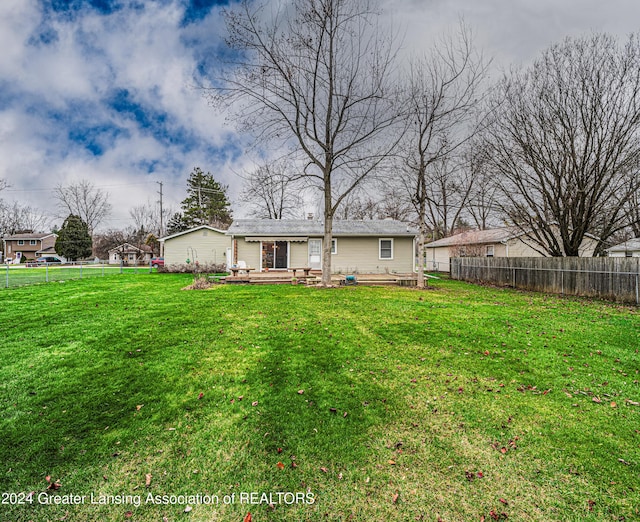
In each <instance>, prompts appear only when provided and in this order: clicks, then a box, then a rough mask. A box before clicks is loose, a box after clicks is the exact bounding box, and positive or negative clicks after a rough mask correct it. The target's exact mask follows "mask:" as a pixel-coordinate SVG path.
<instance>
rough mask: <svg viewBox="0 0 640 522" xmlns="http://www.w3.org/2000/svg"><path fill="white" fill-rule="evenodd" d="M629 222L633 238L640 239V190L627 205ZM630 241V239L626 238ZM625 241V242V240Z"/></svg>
mask: <svg viewBox="0 0 640 522" xmlns="http://www.w3.org/2000/svg"><path fill="white" fill-rule="evenodd" d="M626 214H627V222H628V223H629V229H630V232H631V234H632V236H633V237H640V190H639V191H636V192H635V193H634V194H632V195H631V197H630V198H629V201H628V202H627V204H626ZM625 239H630V238H628V237H627V238H625ZM623 241H624V240H623Z"/></svg>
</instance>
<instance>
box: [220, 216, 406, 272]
mask: <svg viewBox="0 0 640 522" xmlns="http://www.w3.org/2000/svg"><path fill="white" fill-rule="evenodd" d="M227 234H228V235H229V237H230V238H231V249H232V254H231V255H232V262H233V263H234V264H235V263H240V262H241V261H244V263H245V264H246V265H247V266H249V267H253V268H255V269H256V270H258V271H266V270H286V269H288V268H301V267H310V268H311V269H313V270H322V242H323V236H324V224H323V222H321V221H317V220H308V219H307V220H275V219H273V220H268V219H239V220H236V221H234V222H233V223H232V225H231V226H230V227H229V230H227ZM332 235H333V238H332V241H331V270H332V272H333V273H343V274H346V273H411V272H413V271H414V258H415V238H416V230H414V229H412V228H411V227H409V226H408V225H407V224H406V223H402V222H400V221H395V220H391V219H386V220H381V221H374V220H371V221H351V220H344V221H343V220H335V221H334V222H333V234H332Z"/></svg>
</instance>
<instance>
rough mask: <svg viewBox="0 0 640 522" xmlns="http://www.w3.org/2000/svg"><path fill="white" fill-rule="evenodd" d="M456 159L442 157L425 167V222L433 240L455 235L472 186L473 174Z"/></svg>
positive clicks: (451, 155)
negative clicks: (426, 180)
mask: <svg viewBox="0 0 640 522" xmlns="http://www.w3.org/2000/svg"><path fill="white" fill-rule="evenodd" d="M459 160H460V158H458V157H456V156H455V155H453V154H450V155H444V156H441V157H440V158H439V159H437V160H435V161H432V162H430V164H429V165H428V167H427V179H428V182H427V184H426V186H425V193H426V197H427V198H426V205H425V207H426V208H425V210H426V213H425V217H424V221H425V223H426V224H427V228H428V229H431V232H432V234H433V237H434V238H435V239H439V238H441V237H447V236H450V235H452V234H454V233H455V230H456V228H457V226H458V223H459V222H460V219H461V217H462V216H463V214H464V211H465V210H466V209H467V207H468V204H469V202H470V196H471V191H472V189H473V188H474V186H475V176H474V174H475V172H474V171H472V170H470V169H469V168H468V166H467V165H466V164H465V163H462V162H460V161H459Z"/></svg>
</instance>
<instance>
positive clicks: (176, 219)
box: [167, 212, 189, 236]
mask: <svg viewBox="0 0 640 522" xmlns="http://www.w3.org/2000/svg"><path fill="white" fill-rule="evenodd" d="M188 228H189V227H188V226H187V224H186V223H185V222H184V219H183V218H182V214H181V213H180V212H176V213H175V214H173V215H172V216H171V217H170V218H169V223H167V234H168V235H170V236H171V235H173V234H177V233H178V232H184V231H185V230H187V229H188Z"/></svg>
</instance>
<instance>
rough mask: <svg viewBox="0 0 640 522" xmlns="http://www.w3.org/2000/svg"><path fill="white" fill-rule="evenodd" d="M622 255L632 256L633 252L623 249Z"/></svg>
mask: <svg viewBox="0 0 640 522" xmlns="http://www.w3.org/2000/svg"><path fill="white" fill-rule="evenodd" d="M624 257H633V252H631V251H630V250H625V251H624Z"/></svg>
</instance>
